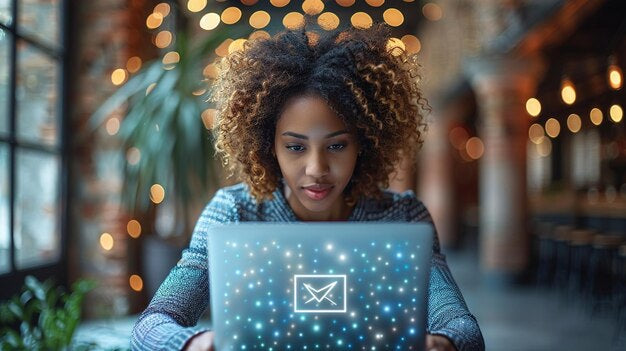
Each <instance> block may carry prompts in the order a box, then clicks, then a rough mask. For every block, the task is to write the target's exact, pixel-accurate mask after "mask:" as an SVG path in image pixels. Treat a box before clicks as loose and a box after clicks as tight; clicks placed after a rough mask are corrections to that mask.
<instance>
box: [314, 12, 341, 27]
mask: <svg viewBox="0 0 626 351" xmlns="http://www.w3.org/2000/svg"><path fill="white" fill-rule="evenodd" d="M317 24H318V25H319V26H320V27H322V29H324V30H333V29H335V28H337V27H338V26H339V17H337V15H335V14H334V13H332V12H324V13H322V14H321V15H319V17H317Z"/></svg>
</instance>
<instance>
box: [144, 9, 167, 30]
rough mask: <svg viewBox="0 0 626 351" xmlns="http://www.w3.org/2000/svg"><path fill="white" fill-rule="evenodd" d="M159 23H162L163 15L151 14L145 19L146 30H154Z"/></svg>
mask: <svg viewBox="0 0 626 351" xmlns="http://www.w3.org/2000/svg"><path fill="white" fill-rule="evenodd" d="M161 23H163V15H162V14H161V13H159V12H153V13H151V14H150V15H149V16H148V18H146V27H148V29H156V28H158V27H159V26H160V25H161Z"/></svg>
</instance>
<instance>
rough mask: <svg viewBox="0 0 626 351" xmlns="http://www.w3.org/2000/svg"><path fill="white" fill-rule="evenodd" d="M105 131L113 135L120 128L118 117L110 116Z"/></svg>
mask: <svg viewBox="0 0 626 351" xmlns="http://www.w3.org/2000/svg"><path fill="white" fill-rule="evenodd" d="M105 128H106V131H107V134H109V135H115V134H117V132H119V130H120V119H119V118H117V117H111V118H109V120H108V121H107V123H106V127H105Z"/></svg>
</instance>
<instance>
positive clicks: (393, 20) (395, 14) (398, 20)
mask: <svg viewBox="0 0 626 351" xmlns="http://www.w3.org/2000/svg"><path fill="white" fill-rule="evenodd" d="M383 19H384V20H385V22H387V24H388V25H390V26H392V27H398V26H399V25H401V24H402V23H404V15H403V14H402V12H400V10H398V9H394V8H389V9H386V10H385V12H383Z"/></svg>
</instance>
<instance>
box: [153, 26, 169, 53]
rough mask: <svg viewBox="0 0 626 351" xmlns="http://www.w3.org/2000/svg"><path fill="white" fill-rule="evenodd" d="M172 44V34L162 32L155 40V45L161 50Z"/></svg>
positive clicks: (165, 31)
mask: <svg viewBox="0 0 626 351" xmlns="http://www.w3.org/2000/svg"><path fill="white" fill-rule="evenodd" d="M170 44H172V32H170V31H167V30H163V31H160V32H159V33H158V34H157V35H156V37H155V38H154V45H156V47H158V48H160V49H164V48H166V47H168V46H170Z"/></svg>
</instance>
